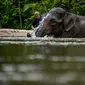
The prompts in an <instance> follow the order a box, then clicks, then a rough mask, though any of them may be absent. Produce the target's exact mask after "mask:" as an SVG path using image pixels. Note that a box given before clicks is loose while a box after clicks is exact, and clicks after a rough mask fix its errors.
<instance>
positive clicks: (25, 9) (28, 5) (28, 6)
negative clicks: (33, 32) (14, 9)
mask: <svg viewBox="0 0 85 85" xmlns="http://www.w3.org/2000/svg"><path fill="white" fill-rule="evenodd" d="M34 6H36V3H32V4H25V6H24V9H23V11H24V12H25V11H27V10H28V9H29V8H32V7H34Z"/></svg>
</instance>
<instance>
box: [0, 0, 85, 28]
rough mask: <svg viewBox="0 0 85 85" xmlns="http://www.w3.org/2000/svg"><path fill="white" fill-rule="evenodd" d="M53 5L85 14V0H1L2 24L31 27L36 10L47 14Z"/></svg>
mask: <svg viewBox="0 0 85 85" xmlns="http://www.w3.org/2000/svg"><path fill="white" fill-rule="evenodd" d="M53 7H63V8H65V9H67V10H69V11H70V12H72V13H75V14H78V15H85V0H0V26H1V27H7V28H15V29H31V22H32V20H33V18H34V12H35V11H39V12H40V13H41V14H42V15H45V14H46V13H47V12H48V11H49V10H50V9H52V8H53Z"/></svg>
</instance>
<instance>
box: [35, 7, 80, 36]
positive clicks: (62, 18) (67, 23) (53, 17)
mask: <svg viewBox="0 0 85 85" xmlns="http://www.w3.org/2000/svg"><path fill="white" fill-rule="evenodd" d="M76 22H78V18H77V15H75V14H71V13H68V12H66V11H65V10H64V9H62V8H53V9H51V10H50V11H49V13H48V14H47V15H46V16H45V17H44V18H43V20H42V21H41V23H40V25H39V26H38V27H37V28H36V30H35V35H36V36H37V37H44V36H45V35H48V36H50V35H52V36H54V37H72V36H74V35H76V33H77V32H78V31H79V29H74V28H75V27H78V24H77V25H76ZM71 30H72V31H71Z"/></svg>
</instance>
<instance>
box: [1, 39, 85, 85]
mask: <svg viewBox="0 0 85 85" xmlns="http://www.w3.org/2000/svg"><path fill="white" fill-rule="evenodd" d="M15 39H16V38H15ZM74 41H75V40H74ZM42 42H43V43H42ZM47 42H48V43H47ZM80 42H81V40H79V41H78V42H76V41H75V43H77V44H72V43H73V41H72V40H70V41H69V42H68V41H65V42H63V41H62V40H61V41H59V40H58V41H57V40H54V41H53V40H45V41H40V39H39V40H38V39H37V40H36V41H35V40H34V41H33V40H31V39H30V40H24V39H22V40H17V41H16V40H13V39H12V40H9V39H8V40H7V39H1V41H0V63H1V64H0V85H85V44H84V42H83V44H82V42H81V44H80V45H79V43H80ZM35 43H37V44H35ZM44 43H45V44H44ZM60 43H62V44H60ZM69 43H70V44H69ZM56 44H57V45H56Z"/></svg>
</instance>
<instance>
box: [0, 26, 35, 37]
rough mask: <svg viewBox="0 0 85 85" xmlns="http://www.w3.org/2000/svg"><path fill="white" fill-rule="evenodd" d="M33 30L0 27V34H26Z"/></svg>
mask: <svg viewBox="0 0 85 85" xmlns="http://www.w3.org/2000/svg"><path fill="white" fill-rule="evenodd" d="M32 32H33V30H21V29H6V28H3V29H0V36H27V33H30V34H31V33H32Z"/></svg>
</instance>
